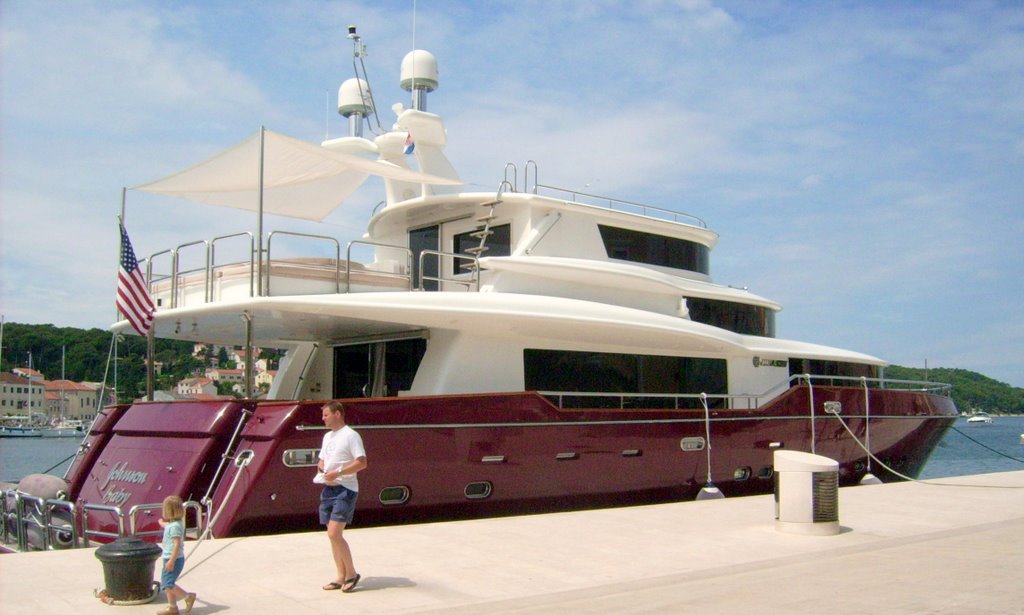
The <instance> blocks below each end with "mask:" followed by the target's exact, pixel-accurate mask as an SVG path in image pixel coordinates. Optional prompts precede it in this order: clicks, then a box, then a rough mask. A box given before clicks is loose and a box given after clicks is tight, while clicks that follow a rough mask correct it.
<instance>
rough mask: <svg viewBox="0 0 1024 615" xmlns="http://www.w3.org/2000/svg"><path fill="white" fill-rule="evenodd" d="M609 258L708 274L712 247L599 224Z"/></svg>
mask: <svg viewBox="0 0 1024 615" xmlns="http://www.w3.org/2000/svg"><path fill="white" fill-rule="evenodd" d="M598 229H599V230H600V231H601V240H602V241H603V242H604V249H605V252H606V253H607V254H608V258H614V259H618V260H624V261H632V262H634V263H644V264H645V265H660V266H662V267H671V268H673V269H683V270H685V271H694V272H697V273H703V274H707V273H708V271H709V270H710V267H709V264H708V263H709V260H710V258H709V257H710V251H709V250H708V247H707V246H705V245H704V244H700V243H696V242H694V241H687V240H685V239H678V238H676V237H665V236H663V235H654V234H651V233H643V232H640V231H633V230H629V229H624V228H616V227H614V226H605V225H603V224H601V225H598Z"/></svg>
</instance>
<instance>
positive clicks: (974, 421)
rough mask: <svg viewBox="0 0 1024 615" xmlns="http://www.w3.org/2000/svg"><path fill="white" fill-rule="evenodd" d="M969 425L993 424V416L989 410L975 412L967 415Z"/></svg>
mask: <svg viewBox="0 0 1024 615" xmlns="http://www.w3.org/2000/svg"><path fill="white" fill-rule="evenodd" d="M967 424H968V425H991V424H992V416H991V415H990V414H989V413H987V412H974V413H972V414H971V415H970V416H968V417H967Z"/></svg>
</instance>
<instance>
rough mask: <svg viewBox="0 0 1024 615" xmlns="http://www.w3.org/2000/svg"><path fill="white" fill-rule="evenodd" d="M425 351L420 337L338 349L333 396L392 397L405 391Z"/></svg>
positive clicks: (335, 355) (425, 341)
mask: <svg viewBox="0 0 1024 615" xmlns="http://www.w3.org/2000/svg"><path fill="white" fill-rule="evenodd" d="M426 351H427V340H425V339H422V338H414V339H404V340H389V341H387V342H372V343H368V344H351V345H347V346H338V347H337V348H335V349H334V389H333V397H336V398H344V397H395V396H396V395H398V392H399V391H408V390H409V389H411V388H412V382H413V379H414V378H415V377H416V371H417V370H418V369H419V367H420V361H422V360H423V355H424V354H425V353H426Z"/></svg>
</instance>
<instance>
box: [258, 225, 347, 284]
mask: <svg viewBox="0 0 1024 615" xmlns="http://www.w3.org/2000/svg"><path fill="white" fill-rule="evenodd" d="M275 235H287V236H289V237H305V238H306V239H316V240H319V241H327V242H329V243H333V244H334V292H335V293H339V292H341V244H340V243H338V240H337V239H335V238H333V237H326V236H324V235H311V234H309V233H296V232H293V231H271V233H270V234H269V235H268V236H267V266H266V267H265V268H264V271H265V272H266V273H265V274H264V275H266V276H267V284H266V289H267V296H268V297H272V296H273V295H272V294H271V293H270V280H271V279H272V278H273V276H271V275H270V264H271V263H273V262H274V260H273V259H272V258H271V257H270V242H271V241H273V240H274V236H275ZM346 269H351V267H349V266H346ZM261 288H262V285H261Z"/></svg>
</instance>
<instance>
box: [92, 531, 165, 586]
mask: <svg viewBox="0 0 1024 615" xmlns="http://www.w3.org/2000/svg"><path fill="white" fill-rule="evenodd" d="M161 553H162V551H161V549H160V547H159V545H155V544H153V543H151V542H146V541H144V540H140V539H138V538H134V537H130V538H118V539H117V540H115V541H114V542H111V543H108V544H105V545H103V546H101V547H100V548H98V549H96V559H98V560H100V561H101V562H103V580H104V582H105V583H106V594H107V596H109V597H110V598H111V599H112V600H116V601H118V602H135V601H140V600H147V599H149V600H152V599H153V598H154V597H156V593H155V592H153V591H152V587H153V572H154V569H155V566H154V564H155V563H156V560H157V559H159V558H160V554H161Z"/></svg>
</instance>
